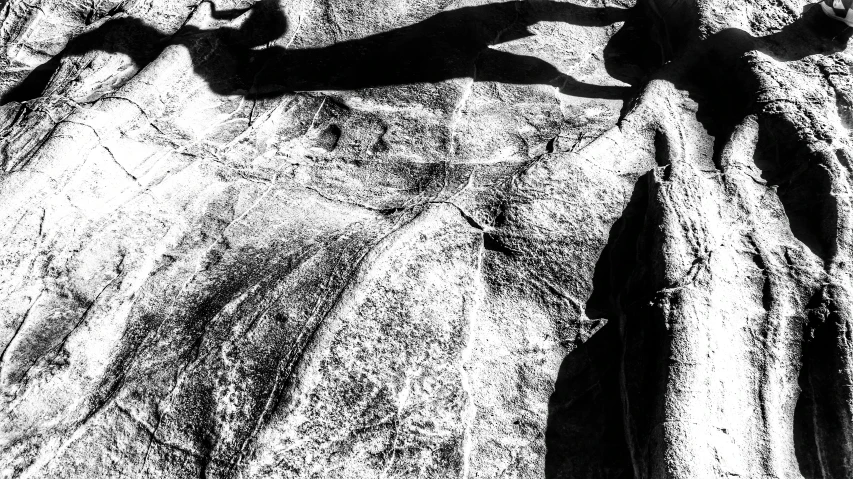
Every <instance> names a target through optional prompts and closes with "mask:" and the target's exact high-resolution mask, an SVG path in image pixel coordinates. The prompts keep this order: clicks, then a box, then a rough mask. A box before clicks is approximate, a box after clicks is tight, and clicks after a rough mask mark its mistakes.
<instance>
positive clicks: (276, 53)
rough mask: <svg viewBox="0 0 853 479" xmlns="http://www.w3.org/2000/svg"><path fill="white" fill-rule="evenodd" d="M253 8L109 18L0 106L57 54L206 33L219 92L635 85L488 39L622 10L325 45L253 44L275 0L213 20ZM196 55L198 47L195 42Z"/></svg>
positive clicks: (269, 28) (570, 8)
mask: <svg viewBox="0 0 853 479" xmlns="http://www.w3.org/2000/svg"><path fill="white" fill-rule="evenodd" d="M243 13H245V14H246V15H248V17H247V18H246V20H245V21H244V22H243V23H242V26H241V27H240V28H229V27H224V28H218V29H213V30H202V29H199V28H197V27H193V26H189V27H184V28H183V29H181V30H180V31H179V32H178V33H177V34H176V35H175V36H166V35H164V34H162V33H160V32H159V31H158V30H156V29H155V28H153V27H151V26H149V25H146V24H145V23H144V22H141V21H140V20H137V19H134V18H127V17H125V18H119V19H113V20H109V21H107V22H105V23H103V24H102V25H101V26H99V27H97V28H95V29H94V30H91V31H89V32H87V33H85V34H83V35H80V36H78V37H76V38H74V39H73V40H71V41H70V42H69V44H68V45H67V46H66V48H65V49H64V50H63V51H62V52H61V53H60V54H59V55H57V56H56V57H54V58H53V59H51V60H50V61H48V62H47V63H45V64H44V65H42V66H40V67H38V68H36V69H35V70H34V71H33V72H32V73H31V74H30V75H29V76H28V77H27V78H26V79H24V80H23V81H22V82H21V83H20V84H19V85H17V86H16V87H15V88H13V89H12V90H10V91H9V92H8V93H7V94H6V95H4V96H3V97H2V99H0V104H4V103H8V102H10V101H25V100H29V99H33V98H36V97H38V96H39V95H41V94H42V92H43V91H44V89H45V87H47V86H48V84H49V81H50V79H51V77H52V76H53V75H54V73H55V72H56V71H57V69H58V67H59V65H60V61H61V59H62V58H63V57H67V56H80V55H83V54H85V53H86V52H89V51H93V50H100V51H105V52H110V53H123V54H126V55H128V56H129V57H130V58H131V59H132V60H133V62H134V63H135V64H136V65H137V66H143V65H145V64H147V63H148V62H150V61H151V60H153V58H155V57H156V56H157V55H158V54H159V53H160V52H161V51H162V50H163V49H164V48H165V47H167V46H169V45H175V44H184V45H187V46H192V44H194V43H196V42H198V41H199V40H200V39H202V38H207V39H214V40H215V41H217V42H218V43H217V48H218V50H219V51H218V52H217V53H218V54H220V55H224V56H226V57H227V58H228V61H226V62H221V63H220V65H218V66H211V65H204V63H205V58H204V56H203V55H193V64H194V68H195V71H196V72H197V73H198V74H199V75H200V76H202V77H203V78H204V79H205V80H206V81H207V83H208V84H209V85H210V87H211V89H212V90H213V91H215V92H216V93H219V94H242V95H245V96H247V97H252V98H264V97H270V96H277V95H281V94H286V93H293V92H300V91H329V90H353V89H363V88H372V87H384V86H393V85H406V84H417V83H435V82H441V81H444V80H449V79H454V78H473V79H475V80H476V81H493V82H501V83H511V84H541V85H551V86H554V87H556V88H559V89H560V91H561V92H563V93H565V94H569V95H575V96H580V97H589V98H609V99H622V98H624V97H625V96H626V95H627V94H628V93H629V91H630V88H628V87H621V86H604V85H594V84H589V83H584V82H581V81H578V80H576V79H574V78H572V77H571V76H569V75H566V74H564V73H562V72H560V71H559V69H557V68H556V67H555V66H553V65H552V64H550V63H548V62H546V61H544V60H541V59H539V58H536V57H532V56H525V55H517V54H513V53H508V52H503V51H499V50H496V49H492V48H490V47H491V46H494V45H497V44H501V43H505V42H509V41H512V40H516V39H520V38H524V37H527V36H530V35H532V33H531V32H530V31H529V30H528V27H529V26H530V25H532V24H534V23H537V22H541V21H558V22H566V23H571V24H575V25H585V26H605V25H609V24H612V23H614V22H619V21H623V20H625V19H626V18H627V15H628V10H626V9H621V8H611V7H606V8H590V7H583V6H579V5H574V4H571V3H565V2H552V1H513V2H504V3H492V4H486V5H481V6H475V7H465V8H459V9H456V10H450V11H443V12H440V13H438V14H436V15H434V16H432V17H430V18H427V19H426V20H423V21H421V22H419V23H415V24H412V25H408V26H405V27H402V28H397V29H394V30H390V31H388V32H383V33H379V34H375V35H371V36H368V37H365V38H360V39H356V40H348V41H343V42H339V43H336V44H333V45H330V46H327V47H322V48H305V49H287V48H284V47H280V46H273V47H269V48H263V49H256V48H255V47H258V46H261V45H264V44H266V43H268V42H271V41H274V40H276V39H278V38H280V37H281V36H282V35H283V34H284V33H285V31H286V30H287V20H286V17H285V15H284V13H283V12H282V10H281V8H280V5H279V2H278V1H276V0H262V1H261V2H259V3H258V4H256V6H255V7H253V8H251V9H249V10H245V11H239V10H229V11H216V10H215V9H213V11H212V16H213V18H215V19H232V18H236V17H237V16H239V15H240V14H243ZM190 51H191V53H192V52H193V49H192V48H190Z"/></svg>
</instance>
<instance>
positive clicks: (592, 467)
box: [545, 6, 853, 479]
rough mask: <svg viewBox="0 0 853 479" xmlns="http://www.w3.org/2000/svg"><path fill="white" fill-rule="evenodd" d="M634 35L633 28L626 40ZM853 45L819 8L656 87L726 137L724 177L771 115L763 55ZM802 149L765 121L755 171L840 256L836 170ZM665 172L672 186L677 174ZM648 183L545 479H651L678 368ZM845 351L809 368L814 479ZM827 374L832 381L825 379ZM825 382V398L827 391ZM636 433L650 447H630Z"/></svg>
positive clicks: (692, 54) (565, 398) (798, 227)
mask: <svg viewBox="0 0 853 479" xmlns="http://www.w3.org/2000/svg"><path fill="white" fill-rule="evenodd" d="M629 25H630V23H627V24H626V27H623V30H624V29H626V28H627V27H628V26H629ZM851 35H853V29H848V28H847V27H846V26H845V25H844V24H843V23H841V22H837V21H834V20H831V19H829V18H827V17H826V16H825V15H823V14H822V13H821V12H820V8H819V7H817V6H807V7H806V8H805V9H804V12H803V15H802V16H801V17H799V18H798V19H797V20H796V21H794V22H792V23H791V24H789V25H787V26H785V27H784V28H783V29H782V30H780V31H778V32H776V33H773V34H770V35H767V36H763V37H755V36H752V35H750V34H749V33H747V32H745V31H743V30H740V29H735V28H731V29H727V30H724V31H721V32H719V33H717V34H714V35H712V36H710V37H709V38H706V39H704V40H702V41H698V42H696V43H695V44H694V45H692V46H690V47H688V48H686V49H684V50H683V51H682V52H681V54H680V55H679V56H677V57H676V58H675V59H673V61H672V62H671V63H670V64H669V65H668V66H666V67H664V68H661V69H660V70H659V71H657V72H656V73H655V74H654V76H653V77H652V78H654V79H661V80H666V81H669V82H670V83H672V84H674V85H675V87H676V88H678V89H679V90H682V91H684V92H686V93H687V95H688V96H689V98H690V99H692V100H693V101H694V102H695V105H696V116H697V119H698V120H699V122H700V123H701V124H702V126H703V127H704V128H705V129H706V130H707V131H708V133H709V134H710V135H711V136H713V137H714V159H715V162H716V164H717V166H718V167H721V165H720V157H721V153H722V149H723V147H724V146H725V144H726V143H727V142H728V141H729V140H730V138H731V136H732V133H733V131H734V128H735V127H736V126H737V125H738V124H739V123H740V122H741V121H742V120H743V119H744V118H745V117H746V116H747V115H749V114H750V113H753V112H756V111H757V108H759V107H760V105H759V104H758V102H757V99H758V93H759V92H760V89H761V85H760V84H759V83H758V78H756V77H754V74H753V70H752V68H751V67H752V66H753V65H752V64H751V63H750V60H749V59H748V58H747V56H748V55H747V54H748V53H750V52H760V53H761V54H764V55H767V56H769V57H771V58H773V59H775V60H777V61H779V62H791V61H797V60H801V59H803V58H805V57H807V56H810V55H825V54H832V53H837V52H840V51H843V50H844V49H845V48H846V45H847V42H848V40H849V38H850V36H851ZM616 38H617V37H614V39H616ZM612 41H613V40H612ZM622 41H624V42H625V43H626V44H627V45H631V46H630V48H640V49H641V51H645V52H648V55H649V56H648V62H649V63H650V64H651V63H654V62H655V61H660V60H666V59H662V58H661V57H660V56H658V57H657V58H655V53H654V48H652V47H651V45H649V46H647V47H646V48H645V50H642V48H643V47H642V46H638V45H637V44H632V42H631V40H630V37H627V36H626V38H625V39H624V40H622ZM637 41H640V40H637ZM605 50H606V49H605ZM606 58H608V57H607V55H606ZM616 59H618V56H613V57H610V58H609V60H611V61H612V62H614V64H613V70H612V71H616V68H617V65H618V63H619V62H618V61H616ZM608 71H611V70H608ZM611 75H613V73H611ZM623 78H627V77H623ZM623 81H624V80H623ZM796 140H797V136H796V132H794V131H791V128H790V126H786V125H783V124H782V122H781V121H776V120H773V119H769V120H764V121H760V122H759V139H758V144H757V145H756V155H755V158H754V160H755V164H756V166H757V168H758V169H759V170H760V171H761V172H762V177H763V179H764V180H766V181H767V183H768V185H772V186H778V188H777V192H778V194H779V198H780V201H781V202H782V204H783V207H784V208H785V210H786V213H787V214H788V216H789V219H790V220H791V229H792V233H793V234H794V235H795V236H796V237H797V238H798V240H800V241H801V242H803V243H804V244H805V245H806V246H807V247H808V248H810V249H811V250H812V251H813V252H815V254H817V255H819V256H821V257H824V258H826V257H828V256H831V255H832V251H831V250H830V245H831V244H834V238H833V237H831V233H833V232H834V229H832V231H830V228H829V227H828V226H826V225H823V223H822V222H821V220H820V218H821V217H824V216H825V217H827V218H829V219H830V220H829V221H825V223H827V225H829V224H830V223H833V222H832V221H831V219H832V218H833V211H831V210H832V208H833V205H834V203H832V201H831V199H828V198H827V196H828V195H829V192H830V191H831V189H830V188H829V187H828V183H827V181H826V177H825V176H826V175H825V172H823V170H822V169H821V168H820V165H819V164H817V162H815V164H813V165H809V164H808V163H809V158H808V157H807V152H805V151H798V150H797V146H796V145H797V141H796ZM655 150H656V156H657V157H658V158H659V160H658V163H659V166H665V164H666V161H668V159H667V158H665V157H666V156H668V154H667V145H666V139H665V138H663V135H662V134H661V133H658V135H656V137H655ZM661 157H663V158H661ZM662 174H663V175H664V178H666V175H667V174H670V173H668V172H666V171H665V172H663V173H662ZM798 174H800V175H803V174H806V176H808V177H807V178H804V179H802V180H801V181H800V180H797V179H796V178H794V177H795V176H796V175H798ZM809 175H810V176H809ZM648 182H649V178H648V175H646V176H644V177H641V178H640V179H639V180H638V182H637V184H636V186H635V188H634V191H633V195H632V197H631V200H630V201H629V203H628V206H627V207H626V209H625V211H624V212H623V213H622V215H621V217H620V219H619V220H618V221H617V222H616V223H615V224H614V225H613V227H612V229H611V231H610V236H609V239H608V242H607V245H606V247H605V248H604V250H603V251H602V254H601V256H600V258H599V260H598V262H597V264H596V268H595V274H594V279H593V291H592V294H591V296H590V298H589V300H588V302H587V304H586V308H585V314H586V315H587V316H588V317H590V318H602V319H603V320H605V321H607V325H606V326H605V327H603V328H602V329H601V330H599V331H598V332H596V333H594V334H593V335H592V336H591V337H590V339H588V340H587V341H586V342H584V343H583V344H581V345H579V346H578V347H577V348H576V349H574V350H573V351H572V352H571V353H569V354H568V355H567V356H566V357H565V359H564V360H563V362H562V364H561V366H560V371H559V373H558V379H557V382H556V384H555V392H554V393H553V395H552V396H551V400H550V403H549V415H548V429H547V432H546V444H547V447H548V452H547V455H546V471H545V472H546V473H545V476H546V477H547V478H549V479H558V478H568V477H596V478H621V477H634V475H635V474H634V469H633V468H634V467H637V468H638V470H639V471H641V473H642V471H644V470H645V469H644V465H643V464H642V459H638V460H639V461H640V463H638V464H634V465H633V466H632V459H631V455H632V453H631V450H632V448H640V450H637V451H635V452H636V454H637V458H641V457H642V456H643V451H644V450H645V447H650V444H648V440H650V439H651V432H652V429H651V425H652V424H653V423H654V419H655V417H658V416H660V415H661V414H662V413H661V411H659V410H658V408H659V407H660V404H658V403H657V400H658V399H659V397H660V394H661V393H662V392H661V391H660V390H658V389H656V388H658V387H659V386H660V385H661V384H664V383H665V381H666V378H665V376H664V375H665V374H666V369H665V368H664V367H662V365H663V364H665V358H667V357H668V355H669V354H670V352H669V348H670V346H669V343H668V341H666V332H665V331H664V330H663V329H662V328H663V325H662V324H659V323H660V321H659V319H658V318H656V317H655V316H654V315H651V314H650V312H649V311H645V309H644V306H643V304H647V303H648V298H650V297H653V294H654V291H651V290H650V288H651V287H652V285H651V284H650V283H651V282H650V281H647V280H644V279H645V278H648V271H644V270H643V269H644V268H646V266H644V264H643V261H642V258H648V257H651V254H650V252H648V251H645V250H644V248H645V246H644V240H643V238H644V236H645V233H643V227H644V226H643V224H644V217H645V215H646V211H647V210H646V208H647V202H648V193H647V191H648ZM815 189H818V190H821V191H817V192H816V191H815ZM824 193H826V194H824ZM833 224H834V223H833ZM642 298H646V300H645V302H643V301H640V300H641V299H642ZM626 313H627V315H626ZM628 316H630V317H628ZM626 318H627V319H626ZM620 321H622V322H623V323H622V324H620ZM827 322H828V323H831V321H827ZM836 322H838V321H836ZM824 329H827V328H826V327H824ZM836 329H839V328H838V327H836ZM821 331H822V330H821ZM821 331H819V333H820V332H821ZM833 332H835V331H833ZM822 334H824V335H826V333H822ZM830 336H831V335H830ZM818 337H819V338H820V334H818ZM832 337H835V336H832ZM822 341H823V342H824V343H828V342H829V340H827V339H823V340H822ZM815 342H817V341H815ZM836 349H837V348H836ZM818 350H820V351H823V350H826V351H832V353H830V352H826V353H824V354H823V357H821V358H820V360H817V359H816V357H817V356H816V354H817V353H815V351H818ZM835 351H836V350H835V349H832V348H831V347H829V346H825V347H823V348H820V347H817V348H816V347H815V346H809V348H808V349H807V351H806V354H805V355H804V358H803V361H804V367H803V373H802V374H803V376H802V377H801V383H805V382H806V381H808V379H804V378H805V377H807V376H808V377H810V378H811V383H812V384H811V385H810V386H808V387H807V386H806V385H805V384H804V385H803V389H804V391H805V392H804V394H803V395H802V396H801V398H800V400H799V401H798V403H797V409H796V417H795V421H794V429H795V430H794V431H793V433H794V441H795V449H796V454H797V460H798V461H799V463H800V468H801V473H802V474H804V475H805V476H806V477H821V476H820V475H819V474H820V472H819V471H818V468H819V467H821V466H820V465H819V464H818V459H817V454H818V453H817V449H816V447H818V446H817V445H816V440H815V437H817V442H818V443H820V442H821V440H822V441H823V442H822V444H829V443H830V442H831V441H830V440H829V439H827V437H829V436H831V434H827V433H825V432H821V431H816V430H815V424H814V422H813V420H812V417H814V415H815V414H816V413H815V406H814V404H815V401H816V397H815V395H816V394H818V392H820V394H822V395H823V396H824V397H830V396H831V392H828V391H830V390H831V389H832V387H835V386H836V382H837V379H835V378H834V377H828V376H830V375H829V374H828V373H826V371H827V370H828V369H832V368H827V367H826V366H824V365H823V364H832V361H833V359H832V358H831V356H832V354H834V352H835ZM838 368H839V367H838V366H835V369H838ZM815 371H820V372H821V373H822V374H824V375H825V376H827V378H824V377H822V376H818V373H816V372H815ZM815 377H819V379H820V381H818V380H815V379H814V378H815ZM833 381H835V382H833ZM814 384H819V385H820V386H821V387H823V389H824V390H820V391H819V388H817V387H815V386H814ZM626 391H627V392H626ZM625 394H631V395H632V397H633V400H632V401H631V406H630V408H629V407H628V405H627V403H625V402H624V401H625V399H624V395H625ZM617 397H618V399H616V398H617ZM823 414H829V413H826V412H824V413H823ZM821 419H825V418H821ZM833 419H836V420H837V419H838V418H833ZM821 424H822V425H824V426H825V425H826V424H831V421H830V420H823V421H821ZM616 429H619V434H617V433H616V432H615V430H616ZM629 430H630V434H628V431H629ZM629 435H630V436H632V437H636V438H638V439H639V441H640V442H639V443H638V444H636V445H630V444H628V439H627V437H628V436H629ZM825 436H826V437H825ZM643 441H646V442H643ZM589 442H594V443H595V444H590V443H589ZM836 442H838V441H836ZM644 444H645V445H644ZM822 447H825V448H828V446H822ZM833 452H834V453H835V455H836V456H839V457H841V456H843V454H839V453H837V451H833ZM840 461H841V460H840V459H838V460H837V461H836V462H840ZM824 467H825V466H824ZM837 469H838V470H841V467H840V466H839V467H837ZM838 477H841V476H840V475H839V476H838Z"/></svg>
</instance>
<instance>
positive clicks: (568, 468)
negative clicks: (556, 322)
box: [545, 174, 650, 479]
mask: <svg viewBox="0 0 853 479" xmlns="http://www.w3.org/2000/svg"><path fill="white" fill-rule="evenodd" d="M649 181H650V174H646V175H643V176H642V177H640V178H639V179H638V180H637V182H636V184H635V186H634V191H633V193H632V195H631V199H630V201H629V202H628V205H627V206H626V207H625V210H624V211H623V212H622V215H621V217H620V219H619V220H618V221H616V223H614V225H613V227H612V228H611V229H610V233H609V237H608V242H607V245H606V246H605V247H604V249H603V251H602V253H601V256H600V258H599V260H598V262H597V263H596V266H595V272H594V274H593V291H592V294H591V296H590V298H589V300H588V301H587V303H586V307H585V314H586V316H587V317H588V318H589V319H593V320H595V319H598V320H600V321H603V322H605V323H606V324H604V326H603V327H602V328H601V329H599V330H598V331H597V332H595V333H593V334H592V336H591V337H589V339H587V340H586V341H585V342H583V343H580V344H578V345H577V347H576V348H575V349H574V350H573V351H572V352H570V353H569V354H568V355H567V356H566V357H565V359H564V360H563V362H562V364H561V365H560V370H559V372H558V375H557V381H556V384H555V387H554V393H553V394H552V395H551V398H550V401H549V403H548V426H547V430H546V433H545V444H546V447H547V453H546V456H545V477H546V478H547V479H569V478H601V479H628V478H633V477H634V470H633V465H632V462H631V457H630V453H629V448H628V443H627V440H626V429H625V427H626V426H625V424H624V417H625V411H624V409H623V402H622V395H623V394H622V390H621V389H622V386H621V381H622V374H623V372H622V368H623V364H622V363H623V352H624V348H625V346H624V343H623V338H622V337H621V335H622V332H621V331H620V314H621V313H620V311H619V309H620V308H619V303H620V302H622V301H630V298H632V297H639V296H643V295H644V294H647V292H645V291H636V289H637V286H638V284H636V283H638V282H637V280H638V279H639V280H642V271H639V270H638V255H640V254H641V252H640V250H639V248H641V247H642V242H641V241H640V238H641V236H642V234H643V228H644V224H645V218H646V209H647V206H648V201H649V200H648V187H649ZM642 284H644V282H642V281H639V286H640V289H642ZM623 294H625V295H626V296H624V297H623V296H622V295H623Z"/></svg>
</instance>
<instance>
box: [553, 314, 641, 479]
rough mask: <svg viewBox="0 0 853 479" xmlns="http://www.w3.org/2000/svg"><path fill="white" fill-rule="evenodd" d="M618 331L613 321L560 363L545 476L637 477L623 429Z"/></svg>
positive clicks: (555, 477) (564, 477)
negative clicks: (632, 466) (634, 475)
mask: <svg viewBox="0 0 853 479" xmlns="http://www.w3.org/2000/svg"><path fill="white" fill-rule="evenodd" d="M621 350H622V347H621V344H620V340H619V328H618V324H617V322H616V321H609V322H608V323H607V324H606V325H605V326H604V327H603V328H601V329H600V330H599V331H598V332H596V333H595V334H593V336H592V337H591V338H590V339H589V340H587V341H586V342H585V343H582V344H580V345H578V346H577V347H576V348H575V349H574V350H573V351H572V352H571V353H570V354H569V355H568V356H566V358H565V359H564V360H563V363H562V364H561V365H560V371H559V373H558V374H557V382H556V384H555V388H554V393H553V394H552V395H551V399H550V401H549V403H548V426H547V430H546V433H545V446H546V447H547V453H546V456H545V477H546V478H547V479H570V478H572V479H573V478H588V477H589V478H593V477H594V478H602V479H604V478H607V479H611V478H612V479H616V478H620V479H621V478H625V479H627V478H630V477H633V470H632V468H631V462H630V458H629V456H628V447H627V445H626V444H625V436H624V434H625V433H624V430H623V427H622V407H621V394H620V392H619V367H620V360H621V357H622V355H621Z"/></svg>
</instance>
